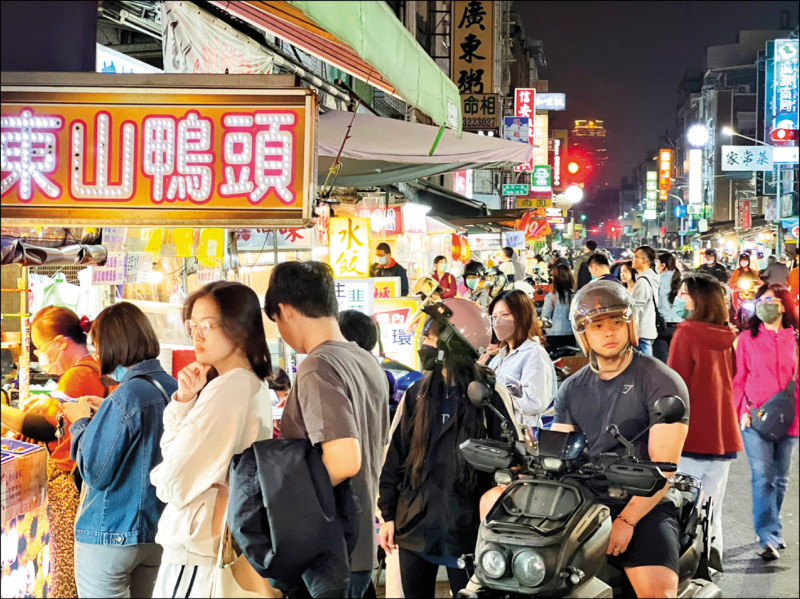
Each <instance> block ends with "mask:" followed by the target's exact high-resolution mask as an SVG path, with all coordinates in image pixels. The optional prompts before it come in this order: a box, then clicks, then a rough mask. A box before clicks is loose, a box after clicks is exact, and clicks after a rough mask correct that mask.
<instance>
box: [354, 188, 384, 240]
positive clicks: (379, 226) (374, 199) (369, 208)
mask: <svg viewBox="0 0 800 599" xmlns="http://www.w3.org/2000/svg"><path fill="white" fill-rule="evenodd" d="M356 216H363V217H365V218H368V219H369V225H370V230H371V231H372V233H373V234H375V235H381V234H382V233H383V232H384V230H385V226H386V225H385V220H386V198H385V197H384V195H383V194H378V195H367V196H364V197H362V198H361V199H360V200H359V201H358V204H357V205H356Z"/></svg>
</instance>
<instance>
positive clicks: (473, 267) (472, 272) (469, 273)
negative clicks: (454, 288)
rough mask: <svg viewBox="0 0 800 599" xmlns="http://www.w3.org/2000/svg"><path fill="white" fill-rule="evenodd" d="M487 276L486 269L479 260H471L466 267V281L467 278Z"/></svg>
mask: <svg viewBox="0 0 800 599" xmlns="http://www.w3.org/2000/svg"><path fill="white" fill-rule="evenodd" d="M485 274H486V267H485V266H484V265H483V264H481V263H480V262H478V261H477V260H470V261H469V262H467V265H466V266H465V267H464V279H465V280H466V278H467V277H481V278H483V277H484V275H485Z"/></svg>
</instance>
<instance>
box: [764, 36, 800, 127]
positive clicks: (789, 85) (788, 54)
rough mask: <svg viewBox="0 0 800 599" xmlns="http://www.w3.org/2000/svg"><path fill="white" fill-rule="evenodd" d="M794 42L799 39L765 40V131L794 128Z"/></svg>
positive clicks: (799, 52) (799, 68) (799, 56)
mask: <svg viewBox="0 0 800 599" xmlns="http://www.w3.org/2000/svg"><path fill="white" fill-rule="evenodd" d="M798 44H800V42H798V41H797V40H796V39H795V40H790V39H779V40H774V41H770V42H767V66H766V71H767V77H766V86H767V90H766V98H767V112H768V118H767V131H768V132H770V131H772V130H774V129H797V126H798V115H797V110H798V105H797V104H798V73H800V46H799V45H798ZM770 117H771V118H770ZM770 125H771V126H770Z"/></svg>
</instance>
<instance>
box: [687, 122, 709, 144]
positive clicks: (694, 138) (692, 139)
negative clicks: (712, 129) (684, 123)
mask: <svg viewBox="0 0 800 599" xmlns="http://www.w3.org/2000/svg"><path fill="white" fill-rule="evenodd" d="M710 137H711V136H710V135H709V133H708V127H706V126H705V125H701V124H700V123H695V124H694V125H691V126H690V127H689V128H688V129H687V130H686V141H687V142H689V145H690V146H692V147H693V148H703V147H705V145H706V144H707V143H708V140H709V138H710Z"/></svg>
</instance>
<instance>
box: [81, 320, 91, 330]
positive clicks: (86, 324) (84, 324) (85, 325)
mask: <svg viewBox="0 0 800 599" xmlns="http://www.w3.org/2000/svg"><path fill="white" fill-rule="evenodd" d="M91 329H92V321H91V320H89V317H88V316H81V330H82V331H83V332H84V333H88V332H89V331H90V330H91Z"/></svg>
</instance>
